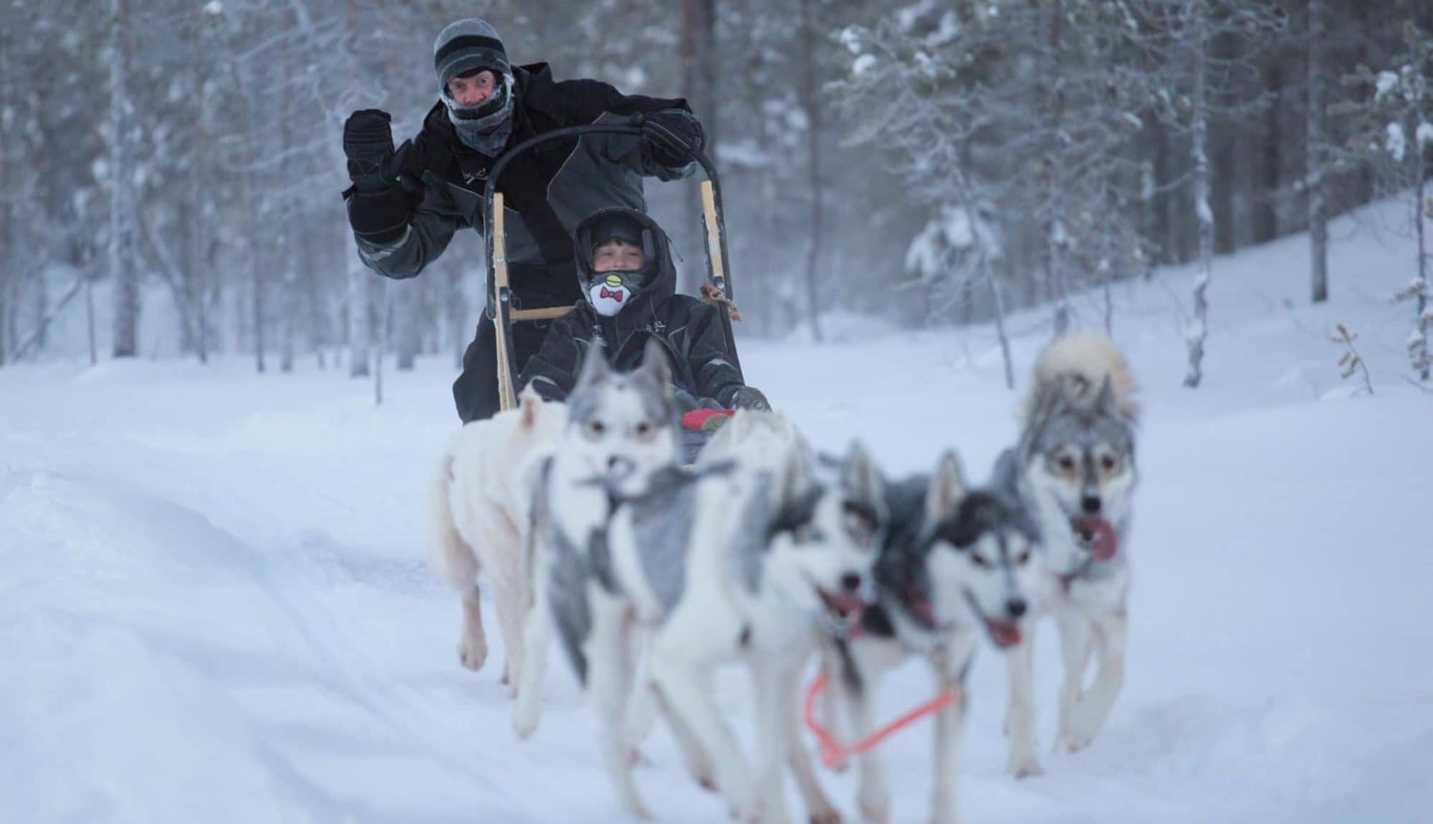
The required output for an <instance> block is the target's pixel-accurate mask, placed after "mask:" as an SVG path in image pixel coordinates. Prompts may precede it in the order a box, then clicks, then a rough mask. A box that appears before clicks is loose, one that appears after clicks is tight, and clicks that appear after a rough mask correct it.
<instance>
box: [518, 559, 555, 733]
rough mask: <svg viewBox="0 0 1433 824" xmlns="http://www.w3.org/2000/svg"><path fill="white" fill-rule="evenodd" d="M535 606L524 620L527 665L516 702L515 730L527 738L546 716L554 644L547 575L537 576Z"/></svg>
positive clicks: (524, 647)
mask: <svg viewBox="0 0 1433 824" xmlns="http://www.w3.org/2000/svg"><path fill="white" fill-rule="evenodd" d="M534 578H535V580H534V581H533V590H534V592H533V599H534V600H533V603H532V605H531V606H530V607H528V609H527V615H526V616H525V617H524V621H523V634H522V644H523V656H522V659H523V665H522V668H521V669H520V670H518V672H517V695H516V700H515V701H514V702H513V716H512V722H513V731H514V732H516V733H517V737H518V738H527V737H528V736H530V735H532V733H533V731H534V730H536V729H537V722H538V721H539V720H540V719H541V717H542V682H543V680H544V679H545V678H546V676H547V648H548V645H549V644H550V643H551V641H552V614H551V613H550V612H549V611H548V610H549V607H548V603H547V600H548V595H547V584H546V578H547V575H546V573H545V572H544V573H543V574H540V575H536V576H534Z"/></svg>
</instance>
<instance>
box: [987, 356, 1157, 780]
mask: <svg viewBox="0 0 1433 824" xmlns="http://www.w3.org/2000/svg"><path fill="white" fill-rule="evenodd" d="M1138 414H1139V410H1138V406H1137V403H1136V400H1135V384H1134V379H1133V377H1132V375H1131V373H1130V370H1129V366H1128V364H1127V362H1126V361H1125V358H1124V356H1123V355H1122V354H1121V353H1120V351H1119V350H1118V349H1117V348H1115V345H1114V343H1112V342H1111V341H1110V339H1109V338H1108V337H1106V336H1105V335H1104V334H1102V333H1099V332H1079V333H1075V334H1071V335H1067V336H1065V337H1062V338H1059V339H1057V340H1055V341H1053V342H1052V343H1051V344H1050V345H1049V346H1048V347H1047V348H1046V349H1045V351H1044V352H1043V353H1041V355H1040V358H1039V360H1038V362H1037V363H1036V366H1035V374H1034V382H1033V384H1032V386H1031V389H1030V393H1029V395H1028V397H1027V398H1026V401H1025V406H1024V415H1023V421H1022V427H1021V432H1020V438H1019V441H1018V442H1017V443H1016V445H1015V446H1014V447H1013V448H1012V449H1009V450H1007V451H1006V452H1005V453H1003V454H1002V455H1001V456H1000V458H999V459H998V461H997V462H996V466H995V472H994V477H993V479H992V483H993V484H994V485H995V486H997V487H999V488H1001V489H1002V490H1004V491H1005V494H1007V495H1009V496H1012V497H1015V498H1018V499H1019V500H1020V501H1022V502H1023V503H1024V505H1025V506H1027V507H1029V508H1030V509H1031V510H1032V511H1033V512H1034V513H1035V515H1036V519H1037V521H1038V524H1039V527H1040V534H1041V556H1042V560H1043V566H1044V568H1045V571H1046V572H1045V579H1046V580H1045V584H1044V588H1043V589H1044V592H1045V597H1044V598H1043V602H1044V603H1045V605H1046V606H1048V608H1049V610H1050V611H1051V612H1052V613H1053V614H1054V616H1055V621H1056V624H1057V626H1058V629H1059V633H1060V649H1061V655H1062V657H1063V659H1064V666H1065V673H1064V681H1063V685H1062V687H1061V690H1060V711H1059V713H1060V717H1059V737H1058V740H1057V742H1056V743H1057V746H1060V747H1064V748H1065V749H1066V750H1069V751H1071V752H1073V751H1075V750H1079V749H1082V748H1084V747H1085V746H1087V745H1089V743H1090V741H1091V740H1093V739H1094V737H1095V735H1096V734H1097V733H1098V732H1099V730H1100V727H1101V726H1103V725H1104V723H1105V720H1106V719H1107V718H1108V717H1109V713H1110V709H1111V708H1112V706H1113V705H1114V701H1115V698H1116V696H1118V695H1119V691H1120V687H1121V685H1122V684H1123V682H1124V667H1125V644H1126V626H1127V621H1128V609H1127V601H1128V596H1129V587H1130V568H1129V555H1128V546H1127V538H1128V536H1129V529H1130V520H1131V510H1132V503H1133V493H1134V490H1135V485H1136V482H1137V480H1138V472H1137V470H1136V466H1135V425H1136V422H1137V419H1138ZM1030 647H1031V645H1030V644H1028V643H1027V644H1023V645H1021V646H1020V647H1018V648H1017V649H1015V650H1012V654H1011V655H1010V656H1009V664H1010V678H1011V688H1010V709H1009V714H1008V715H1007V732H1008V733H1009V735H1010V738H1011V753H1010V770H1011V772H1012V773H1013V774H1015V775H1016V776H1017V777H1021V776H1025V775H1031V774H1034V773H1038V772H1039V770H1040V765H1039V761H1038V759H1037V757H1036V744H1035V734H1034V726H1035V725H1034V713H1035V710H1034V703H1033V695H1032V692H1033V691H1032V687H1031V682H1032V678H1033V676H1032V671H1031V670H1032V665H1031V650H1030ZM1096 650H1098V652H1099V658H1100V663H1099V673H1098V675H1097V676H1096V677H1095V680H1094V683H1093V684H1092V686H1091V687H1090V688H1089V690H1085V689H1084V688H1083V684H1084V680H1085V678H1084V675H1085V668H1086V666H1087V664H1088V662H1089V659H1090V656H1091V653H1092V652H1094V651H1096Z"/></svg>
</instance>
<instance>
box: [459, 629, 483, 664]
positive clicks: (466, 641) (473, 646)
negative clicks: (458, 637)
mask: <svg viewBox="0 0 1433 824" xmlns="http://www.w3.org/2000/svg"><path fill="white" fill-rule="evenodd" d="M487 660H488V639H486V638H484V637H482V636H481V635H477V636H474V635H464V636H463V640H462V643H460V644H458V661H459V663H461V664H462V665H463V666H464V667H467V668H468V669H470V670H472V671H474V672H477V671H478V670H480V669H482V668H483V663H484V662H485V661H487Z"/></svg>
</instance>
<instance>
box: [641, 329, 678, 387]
mask: <svg viewBox="0 0 1433 824" xmlns="http://www.w3.org/2000/svg"><path fill="white" fill-rule="evenodd" d="M642 371H643V372H644V373H646V374H647V375H649V376H651V378H652V380H653V381H655V382H656V384H657V388H658V389H660V390H662V393H663V394H664V395H666V396H668V397H671V394H672V365H671V363H669V362H668V361H667V352H666V350H665V349H663V348H662V345H661V344H660V343H657V340H656V339H655V338H647V345H646V346H644V347H643V348H642Z"/></svg>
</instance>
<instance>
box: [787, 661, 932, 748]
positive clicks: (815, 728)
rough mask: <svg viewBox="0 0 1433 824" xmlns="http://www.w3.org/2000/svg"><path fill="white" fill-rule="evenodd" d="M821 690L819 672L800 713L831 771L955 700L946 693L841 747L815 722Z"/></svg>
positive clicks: (823, 685)
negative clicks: (818, 744)
mask: <svg viewBox="0 0 1433 824" xmlns="http://www.w3.org/2000/svg"><path fill="white" fill-rule="evenodd" d="M824 689H826V674H825V673H822V674H821V675H818V676H816V680H815V681H812V682H811V686H809V687H807V688H806V700H805V701H804V702H803V704H802V709H801V714H802V716H803V717H805V719H806V728H807V729H809V730H811V732H812V734H814V735H815V736H816V740H817V741H819V742H820V744H821V763H823V764H825V765H826V766H827V767H828V768H831V769H834V768H835V767H836V765H837V764H839V763H841V762H842V761H844V760H845V759H846V758H847V757H848V756H852V755H859V754H861V753H863V752H866V751H867V750H871V749H875V748H876V747H877V746H879V745H880V743H881V742H882V741H884V740H886V739H887V738H889V737H890V736H892V735H894V734H896V733H897V732H900V731H901V730H902V729H904V728H905V727H909V726H910V725H911V724H914V723H915V722H917V721H919V720H920V719H921V718H923V717H925V716H927V715H930V714H931V713H934V712H940V711H941V710H943V709H945V708H946V707H948V706H950V704H951V702H952V701H954V700H955V690H946V691H945V692H942V693H941V694H940V695H937V696H936V697H934V698H932V699H930V700H929V701H927V702H925V703H924V704H921V705H920V706H918V707H916V708H915V709H912V710H909V711H907V712H906V713H905V714H904V715H902V716H901V717H899V718H897V719H896V720H894V721H892V722H890V723H889V724H886V725H885V726H884V727H880V728H878V729H877V730H876V731H875V732H873V733H871V734H870V735H868V736H866V737H865V738H862V739H861V740H859V741H856V742H855V743H853V744H851V745H850V746H845V745H843V744H842V743H841V742H840V741H837V740H836V736H834V735H832V734H831V731H830V730H828V729H826V728H825V727H823V726H821V723H820V722H819V721H817V720H816V698H817V696H819V695H820V694H821V691H822V690H824Z"/></svg>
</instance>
